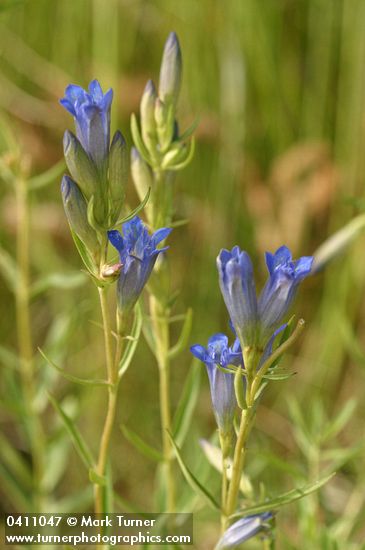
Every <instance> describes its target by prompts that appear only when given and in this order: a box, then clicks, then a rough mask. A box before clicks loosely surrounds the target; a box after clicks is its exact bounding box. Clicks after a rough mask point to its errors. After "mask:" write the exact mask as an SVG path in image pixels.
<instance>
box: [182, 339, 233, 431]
mask: <svg viewBox="0 0 365 550" xmlns="http://www.w3.org/2000/svg"><path fill="white" fill-rule="evenodd" d="M190 351H191V353H192V354H193V355H194V356H195V357H197V358H198V359H199V360H200V361H202V362H203V363H204V364H205V366H206V368H207V372H208V377H209V383H210V393H211V397H212V404H213V411H214V415H215V418H216V421H217V424H218V428H219V430H220V431H221V432H222V433H224V434H225V433H230V432H231V431H232V427H233V418H234V413H235V410H236V406H237V401H236V396H235V391H234V374H231V373H229V372H223V371H221V370H220V369H219V368H218V367H217V365H219V366H221V367H228V366H229V365H235V366H238V365H242V363H243V360H242V352H241V348H240V344H239V341H238V338H236V340H235V342H234V344H233V346H232V347H229V346H228V338H227V336H226V335H225V334H220V333H218V334H215V335H214V336H212V337H211V338H209V341H208V345H207V347H206V348H204V347H203V346H200V345H198V344H196V345H194V346H191V348H190Z"/></svg>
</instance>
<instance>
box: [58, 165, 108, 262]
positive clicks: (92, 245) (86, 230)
mask: <svg viewBox="0 0 365 550" xmlns="http://www.w3.org/2000/svg"><path fill="white" fill-rule="evenodd" d="M61 193H62V199H63V206H64V208H65V213H66V216H67V220H68V223H69V224H70V227H71V229H72V231H73V232H74V233H76V235H77V236H78V237H79V239H81V241H82V242H83V243H84V245H85V246H86V248H87V249H88V250H89V252H90V253H91V254H92V255H93V256H94V255H95V254H96V253H97V252H98V250H99V248H100V246H99V243H98V239H97V236H96V232H95V231H94V229H93V228H92V227H91V226H90V225H89V223H88V217H87V204H86V201H85V199H84V196H83V194H82V193H81V191H80V189H79V188H78V186H77V185H76V183H75V182H74V181H73V180H72V179H71V178H69V177H68V176H63V178H62V183H61Z"/></svg>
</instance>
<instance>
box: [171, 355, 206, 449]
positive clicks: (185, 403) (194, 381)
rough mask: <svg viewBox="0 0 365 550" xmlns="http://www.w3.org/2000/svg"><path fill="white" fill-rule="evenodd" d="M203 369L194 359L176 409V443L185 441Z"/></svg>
mask: <svg viewBox="0 0 365 550" xmlns="http://www.w3.org/2000/svg"><path fill="white" fill-rule="evenodd" d="M201 371H202V368H201V366H200V365H198V361H195V360H194V361H193V363H192V365H191V367H190V371H189V374H188V376H187V377H186V380H185V384H184V388H183V391H182V394H181V398H180V401H179V404H178V406H177V409H176V413H175V416H174V420H173V424H172V430H173V434H174V438H175V441H176V444H177V445H179V446H181V445H182V444H183V443H184V441H185V437H186V435H187V433H188V431H189V427H190V423H191V419H192V416H193V414H194V409H195V405H196V402H197V399H198V396H199V389H200V379H201Z"/></svg>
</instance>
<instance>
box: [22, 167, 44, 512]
mask: <svg viewBox="0 0 365 550" xmlns="http://www.w3.org/2000/svg"><path fill="white" fill-rule="evenodd" d="M16 202H17V220H18V222H17V223H18V226H17V245H16V249H17V250H16V256H17V267H18V279H17V287H16V325H17V339H18V349H19V357H20V372H21V382H22V391H23V395H24V407H25V413H26V417H27V418H26V422H27V428H28V436H29V440H30V448H31V449H30V450H31V455H32V464H33V472H34V474H33V491H34V497H35V502H34V505H35V510H34V511H38V512H41V511H42V507H43V505H42V500H43V494H42V493H43V491H42V479H43V473H44V433H43V428H42V424H41V420H40V418H39V416H38V413H37V410H36V406H35V396H36V383H35V379H34V361H33V341H32V333H31V322H30V300H29V285H30V273H29V201H28V192H27V184H26V180H25V178H24V177H23V176H22V175H20V176H19V177H18V179H17V180H16Z"/></svg>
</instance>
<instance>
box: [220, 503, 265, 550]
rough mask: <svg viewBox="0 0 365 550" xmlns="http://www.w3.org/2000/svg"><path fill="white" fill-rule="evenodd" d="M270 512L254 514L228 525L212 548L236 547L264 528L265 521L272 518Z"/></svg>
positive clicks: (226, 548) (221, 549)
mask: <svg viewBox="0 0 365 550" xmlns="http://www.w3.org/2000/svg"><path fill="white" fill-rule="evenodd" d="M272 517H273V515H272V513H271V512H264V513H262V514H255V515H252V516H247V517H245V518H242V519H239V520H238V521H236V522H235V523H233V524H232V525H231V526H230V527H228V529H227V531H226V532H225V533H224V534H223V536H222V537H221V538H220V539H219V541H218V544H217V545H216V547H215V549H214V550H228V549H229V548H236V547H237V546H239V545H240V544H242V543H243V542H245V541H246V540H248V539H250V538H252V537H254V536H255V535H257V534H258V533H259V532H260V531H262V530H263V529H265V522H266V521H268V520H270V519H272Z"/></svg>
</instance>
